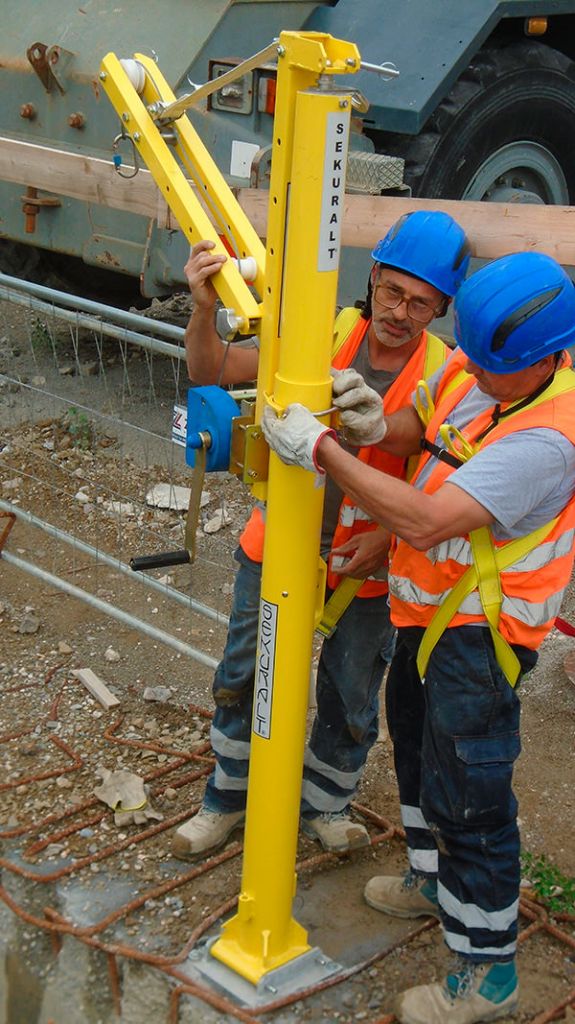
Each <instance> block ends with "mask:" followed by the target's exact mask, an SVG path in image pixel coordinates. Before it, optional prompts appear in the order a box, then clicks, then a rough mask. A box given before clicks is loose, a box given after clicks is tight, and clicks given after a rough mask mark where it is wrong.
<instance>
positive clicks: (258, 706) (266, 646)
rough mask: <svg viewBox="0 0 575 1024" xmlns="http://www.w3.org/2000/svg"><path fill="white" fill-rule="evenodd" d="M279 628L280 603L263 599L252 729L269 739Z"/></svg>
mask: <svg viewBox="0 0 575 1024" xmlns="http://www.w3.org/2000/svg"><path fill="white" fill-rule="evenodd" d="M277 628H278V606H277V604H272V603H271V601H266V600H265V599H264V598H263V597H262V599H261V602H260V624H259V636H258V648H257V654H256V679H255V688H254V717H253V723H252V730H253V732H255V734H256V736H261V737H262V739H264V740H269V738H270V736H271V730H272V699H273V689H274V666H275V657H276V636H277Z"/></svg>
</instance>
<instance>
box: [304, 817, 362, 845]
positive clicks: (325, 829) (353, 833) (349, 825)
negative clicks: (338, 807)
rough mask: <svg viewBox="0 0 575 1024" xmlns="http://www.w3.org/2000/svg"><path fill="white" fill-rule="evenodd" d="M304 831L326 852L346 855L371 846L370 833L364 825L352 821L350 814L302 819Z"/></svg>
mask: <svg viewBox="0 0 575 1024" xmlns="http://www.w3.org/2000/svg"><path fill="white" fill-rule="evenodd" d="M301 827H302V830H303V831H304V832H305V834H306V835H307V836H310V837H311V838H312V839H319V841H320V843H321V845H322V846H323V848H324V850H328V851H329V852H330V853H345V852H346V850H357V849H358V847H360V846H369V832H368V831H367V829H366V828H365V826H364V825H360V824H359V822H357V821H352V820H351V818H350V816H349V814H346V813H345V811H340V812H339V814H318V815H317V817H316V818H302V820H301Z"/></svg>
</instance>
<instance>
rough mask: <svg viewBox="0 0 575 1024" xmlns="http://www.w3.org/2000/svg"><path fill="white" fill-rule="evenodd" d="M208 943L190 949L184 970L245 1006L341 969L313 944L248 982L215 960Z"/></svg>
mask: <svg viewBox="0 0 575 1024" xmlns="http://www.w3.org/2000/svg"><path fill="white" fill-rule="evenodd" d="M215 941H216V939H213V940H212V942H215ZM211 944H212V943H211V942H210V943H209V944H206V945H205V946H202V947H199V948H196V949H193V950H192V952H191V953H190V956H189V957H188V960H187V962H186V965H185V967H186V973H189V974H190V975H192V976H193V977H194V980H196V981H198V982H204V983H206V982H209V983H210V984H211V986H213V987H214V988H216V989H219V990H220V992H223V993H225V995H227V996H229V997H231V998H232V999H234V1000H236V1001H237V1002H239V1003H241V1004H242V1005H243V1006H245V1007H246V1008H248V1009H255V1008H256V1007H258V1006H263V1005H265V1004H266V1003H270V1002H274V1001H275V1000H276V999H281V998H283V997H284V996H289V995H293V994H294V993H296V992H299V991H302V990H303V989H306V988H308V987H309V986H310V985H316V984H317V983H318V982H320V981H324V980H325V979H326V978H328V977H330V976H331V975H333V974H337V973H338V972H339V971H341V970H343V968H342V966H341V964H338V963H337V962H336V961H335V960H330V958H329V957H328V956H326V955H325V954H324V953H322V951H321V949H318V948H317V947H314V948H313V949H310V950H308V951H307V953H302V955H301V956H297V957H294V959H293V960H290V962H289V963H287V964H283V965H282V966H281V967H277V968H276V969H275V970H274V971H268V973H267V974H264V975H263V976H262V977H261V978H260V980H259V982H258V983H257V985H252V983H251V982H250V981H247V979H246V978H242V977H241V975H239V974H236V972H235V971H232V969H231V968H230V967H228V966H227V965H226V964H223V963H221V962H220V961H219V960H216V958H215V957H213V956H212V955H211V954H210V946H211Z"/></svg>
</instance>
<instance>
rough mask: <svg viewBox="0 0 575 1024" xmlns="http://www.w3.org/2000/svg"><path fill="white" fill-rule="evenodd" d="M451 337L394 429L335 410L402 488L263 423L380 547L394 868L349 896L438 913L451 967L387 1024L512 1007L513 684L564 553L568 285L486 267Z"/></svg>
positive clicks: (443, 1022) (571, 487)
mask: <svg viewBox="0 0 575 1024" xmlns="http://www.w3.org/2000/svg"><path fill="white" fill-rule="evenodd" d="M455 333H456V339H457V341H458V343H459V348H458V349H456V350H455V352H454V353H453V354H452V356H451V357H450V358H449V360H448V361H447V363H446V364H445V366H444V367H442V368H441V369H440V370H439V371H438V372H437V373H436V374H435V375H434V376H433V377H432V378H431V379H430V380H429V381H428V382H427V385H426V387H425V388H423V389H422V391H421V392H420V393H419V394H416V395H414V401H413V404H411V405H409V406H406V407H404V408H402V409H401V410H399V411H398V412H396V413H395V414H394V415H391V416H389V417H388V416H385V418H384V417H383V415H382V413H381V405H380V402H379V400H378V398H377V396H375V395H371V396H370V395H369V394H368V392H367V389H365V388H364V389H363V390H362V391H361V394H358V393H357V392H358V391H359V390H360V389H358V388H356V389H355V390H356V394H355V395H354V394H353V389H349V390H347V391H346V390H345V389H341V391H340V394H339V395H336V398H335V404H336V405H339V406H340V408H342V420H343V422H344V424H345V423H346V422H347V423H348V424H350V425H351V427H352V429H353V433H354V436H355V438H356V441H357V442H358V443H361V440H362V434H363V426H362V424H363V423H365V427H366V435H365V436H370V437H373V436H376V434H377V433H379V437H380V440H379V441H378V442H377V444H378V447H379V448H380V449H382V450H383V451H388V452H395V453H396V454H403V455H405V456H408V455H410V454H412V453H414V452H416V451H419V452H420V453H421V455H420V459H419V462H418V466H417V469H416V471H415V473H414V475H413V477H412V479H411V481H410V483H406V482H405V481H402V480H398V479H394V478H393V477H391V476H389V475H388V474H386V473H382V472H378V471H377V469H375V468H374V467H373V466H366V465H362V464H360V463H358V461H357V460H356V459H353V458H352V457H351V456H350V455H349V454H348V453H347V452H345V451H344V450H343V449H342V447H341V446H340V445H339V443H338V440H337V438H336V437H335V436H334V433H333V431H330V430H327V429H326V428H325V426H323V425H320V424H319V423H318V421H317V420H316V419H315V418H314V417H313V416H311V415H310V414H309V412H308V411H307V410H306V409H304V408H303V407H302V406H298V405H294V406H290V407H289V408H288V409H287V410H286V412H285V414H284V416H283V417H280V418H278V417H277V416H276V414H275V413H274V412H273V410H271V409H269V408H267V409H266V410H265V413H264V418H263V428H264V433H265V435H266V437H267V439H268V442H269V443H270V445H271V447H272V448H273V449H274V450H275V451H276V452H277V453H278V455H279V456H280V458H282V459H283V461H284V462H288V463H293V464H296V465H300V466H304V467H307V468H308V469H314V471H316V472H317V471H320V472H321V471H323V472H326V473H328V474H329V475H330V476H331V477H332V478H333V479H334V480H335V481H336V482H337V483H338V484H339V486H340V487H341V488H342V489H343V490H345V492H346V493H347V494H349V495H352V496H353V498H354V500H355V501H356V502H357V504H358V505H360V506H361V507H362V508H363V509H364V510H365V512H366V513H367V514H368V515H370V516H372V517H373V518H374V519H375V520H377V521H378V522H379V523H380V524H381V525H382V526H383V527H385V528H386V529H388V530H389V531H391V532H392V533H393V534H394V542H393V548H392V551H393V553H392V557H391V564H390V570H389V597H390V604H391V618H392V622H393V623H394V624H395V626H396V627H397V644H396V650H395V654H394V657H393V660H392V664H391V666H390V669H389V675H388V680H387V688H386V709H387V718H388V725H389V730H390V734H391V737H392V739H393V743H394V759H395V768H396V774H397V779H398V785H399V794H400V803H401V814H402V821H403V825H404V827H405V832H406V837H407V848H408V860H409V869H408V872H407V874H406V875H405V876H404V877H403V878H399V877H396V876H393V875H380V876H377V877H375V878H372V879H371V880H370V881H369V882H368V884H367V886H366V888H365V899H366V901H367V902H368V904H369V905H370V906H371V907H373V908H375V909H376V910H378V911H381V912H382V913H385V914H389V915H392V916H396V917H403V918H410V917H419V916H425V915H430V916H435V917H439V918H440V920H441V924H442V927H443V934H444V938H445V942H446V944H447V946H448V947H449V949H450V950H451V952H452V953H453V954H454V956H455V960H454V963H453V965H452V966H451V968H448V970H447V974H446V978H445V981H444V983H443V984H432V985H420V986H417V987H415V988H412V989H409V990H408V991H407V992H404V993H403V994H402V995H401V996H400V997H399V998H398V1000H397V1004H396V1007H395V1008H394V1009H395V1014H396V1016H397V1018H398V1020H399V1021H401V1022H403V1024H450V1022H451V1024H476V1022H480V1021H492V1020H497V1019H498V1018H500V1017H503V1016H507V1015H508V1014H509V1013H512V1012H513V1010H514V1009H515V1008H516V1006H517V1003H518V992H519V986H518V981H517V974H516V969H515V951H516V941H517V916H518V905H519V882H520V871H519V834H518V828H517V802H516V800H515V797H514V794H513V790H512V772H513V764H514V761H515V759H516V758H517V756H518V754H519V750H520V740H519V713H520V707H519V698H518V695H517V686H518V683H519V682H520V680H521V677H522V676H523V675H524V673H525V672H527V671H529V670H530V669H531V668H532V667H533V666H534V664H535V662H536V660H537V649H538V647H539V646H540V644H541V642H542V640H543V639H544V637H545V636H546V635H547V633H548V632H549V630H550V629H551V628H552V626H553V623H554V621H555V617H556V616H557V614H558V613H559V610H560V605H561V600H562V596H563V593H564V590H565V588H566V586H567V584H568V582H569V580H570V578H571V572H572V567H573V557H574V551H575V549H574V544H573V537H574V535H575V414H574V411H573V410H574V400H575V374H574V373H573V369H572V366H571V359H570V357H569V355H568V354H567V352H566V348H567V347H568V346H570V345H573V344H574V343H575V288H574V287H573V284H572V282H571V280H570V278H569V276H568V275H567V274H566V273H565V271H564V270H563V269H562V268H561V267H560V266H559V265H558V264H557V263H556V262H555V261H554V260H553V259H551V258H550V257H548V256H545V255H542V254H539V253H533V252H531V253H519V254H514V255H511V256H506V257H504V258H502V259H500V260H496V261H495V262H493V263H491V264H489V265H488V266H486V267H484V268H482V269H481V270H479V271H478V272H477V273H476V274H474V275H473V276H471V277H470V278H469V279H468V280H467V281H466V282H465V283H464V284H463V285H462V286H461V288H460V290H459V292H458V294H457V296H456V298H455ZM376 412H377V414H378V415H379V417H380V419H379V431H376ZM422 683H424V685H423V686H422Z"/></svg>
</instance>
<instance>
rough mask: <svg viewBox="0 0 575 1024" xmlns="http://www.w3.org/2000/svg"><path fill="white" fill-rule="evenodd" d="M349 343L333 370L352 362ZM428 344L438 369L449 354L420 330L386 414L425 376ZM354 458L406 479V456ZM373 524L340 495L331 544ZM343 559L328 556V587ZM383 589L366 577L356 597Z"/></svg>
mask: <svg viewBox="0 0 575 1024" xmlns="http://www.w3.org/2000/svg"><path fill="white" fill-rule="evenodd" d="M352 334H353V332H352ZM364 334H365V332H364ZM354 340H355V339H354ZM360 340H361V339H360ZM351 342H352V337H351V336H350V338H349V340H348V342H347V344H346V345H344V346H343V347H342V349H341V350H340V352H339V353H338V356H337V357H336V359H334V362H333V365H334V366H335V368H336V369H338V370H339V369H342V368H343V367H344V366H349V364H350V363H351V362H352V361H353V358H354V356H355V353H356V352H357V349H358V347H359V343H357V344H356V345H355V347H354V348H353V349H352V348H351ZM432 346H433V347H435V348H436V350H437V346H440V348H439V349H438V350H437V351H438V355H439V358H437V359H436V364H437V365H436V367H435V368H438V367H439V365H440V364H441V362H444V361H445V359H446V358H447V356H448V355H449V352H450V350H449V348H448V347H447V345H445V344H444V343H443V342H441V341H440V340H439V338H436V337H435V335H433V334H429V332H428V331H425V330H424V331H422V337H421V343H420V344H419V345H418V346H417V348H416V350H415V352H413V353H412V355H411V357H410V359H409V361H408V362H407V363H406V364H405V366H404V367H403V369H402V371H401V373H399V374H398V376H397V377H396V378H395V380H394V381H393V384H391V386H390V387H389V389H388V391H386V393H385V395H384V397H383V407H384V411H385V414H386V416H389V415H390V414H391V413H393V412H397V410H398V409H401V408H402V407H403V406H404V405H408V404H409V401H410V398H411V394H412V392H413V391H414V390H415V388H416V387H417V384H418V382H419V381H420V380H421V379H422V377H424V376H426V372H425V371H426V363H427V362H428V352H429V349H430V347H432ZM345 359H347V362H344V361H343V360H345ZM357 458H358V459H359V460H360V462H364V463H365V464H366V465H368V466H373V468H374V469H379V470H380V471H381V472H383V473H389V475H390V476H395V477H398V478H399V479H402V480H405V478H406V475H407V459H406V458H404V457H403V456H399V455H390V454H389V452H382V451H380V449H379V448H374V447H368V448H360V449H359V451H358V454H357ZM377 526H378V524H377V523H376V522H374V521H373V520H372V519H371V518H370V517H369V516H368V515H367V513H366V512H364V511H363V509H361V508H360V507H359V506H358V505H356V504H355V503H354V501H353V500H352V499H351V498H349V497H348V496H347V495H344V498H343V501H342V503H341V505H340V509H339V516H338V524H337V526H336V529H335V532H334V535H333V541H332V547H334V548H337V547H339V546H340V545H341V544H344V543H345V542H346V541H348V540H350V539H351V537H353V536H355V535H357V534H360V533H368V532H370V531H372V530H376V529H377ZM343 561H344V560H343V559H342V558H341V557H339V556H334V555H330V559H329V568H328V574H327V583H328V586H329V587H331V589H332V590H335V588H336V587H337V585H338V583H339V582H340V580H341V578H342V577H341V576H339V575H338V574H337V573H334V572H333V571H332V568H333V566H334V565H336V566H337V565H341V564H342V563H343ZM387 590H388V585H387V580H375V579H367V580H366V581H365V583H364V584H363V585H362V587H361V589H360V590H359V591H358V593H357V596H358V597H378V596H379V595H380V594H386V593H387Z"/></svg>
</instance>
